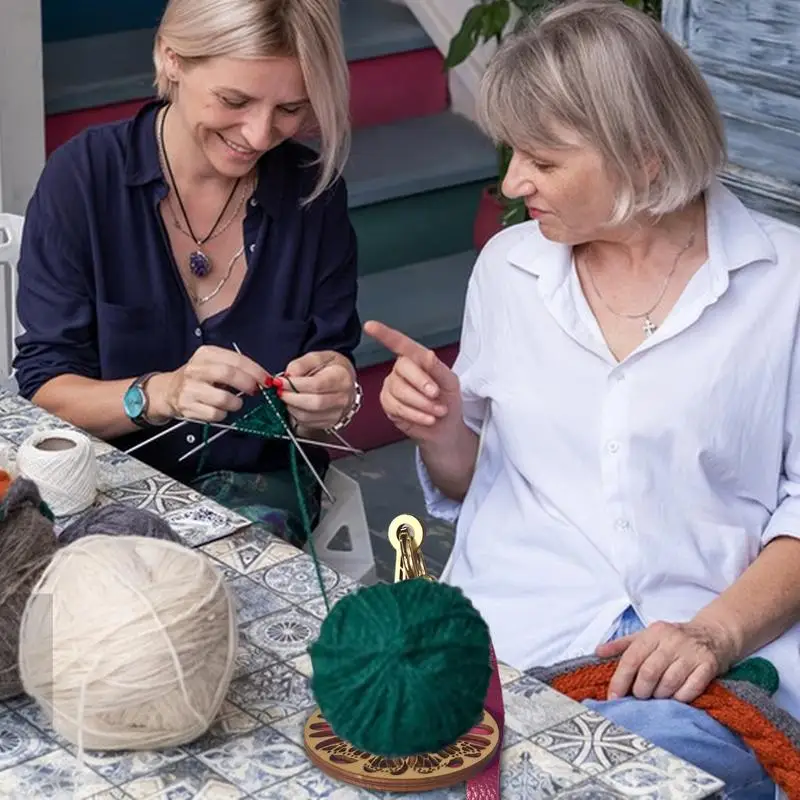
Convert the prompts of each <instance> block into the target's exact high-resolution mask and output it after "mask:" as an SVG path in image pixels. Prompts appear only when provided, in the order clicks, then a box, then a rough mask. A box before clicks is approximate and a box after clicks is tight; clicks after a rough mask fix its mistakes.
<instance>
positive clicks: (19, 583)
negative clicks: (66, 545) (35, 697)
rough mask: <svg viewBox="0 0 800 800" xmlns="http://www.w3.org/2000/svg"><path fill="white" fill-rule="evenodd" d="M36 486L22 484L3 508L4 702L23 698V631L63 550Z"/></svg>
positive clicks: (0, 662)
mask: <svg viewBox="0 0 800 800" xmlns="http://www.w3.org/2000/svg"><path fill="white" fill-rule="evenodd" d="M48 514H49V509H47V506H45V505H44V503H43V502H42V498H41V495H40V494H39V490H38V489H37V487H36V484H35V483H33V481H29V480H27V479H25V478H17V480H15V481H14V482H13V483H12V484H11V486H10V487H9V489H8V493H7V494H6V496H5V498H4V499H3V502H2V503H0V700H6V699H8V698H9V697H15V696H16V695H18V694H22V692H23V688H22V683H21V681H20V676H19V631H20V621H21V620H22V612H23V610H24V609H25V603H26V602H27V600H28V597H29V596H30V594H31V590H32V589H33V586H34V584H35V583H36V581H38V580H39V577H40V576H41V574H42V572H44V569H45V567H46V566H47V565H48V564H49V563H50V560H51V559H52V557H53V555H54V554H55V552H56V549H57V548H58V541H57V539H56V535H55V530H54V528H53V520H52V516H49V517H48V516H47V515H48Z"/></svg>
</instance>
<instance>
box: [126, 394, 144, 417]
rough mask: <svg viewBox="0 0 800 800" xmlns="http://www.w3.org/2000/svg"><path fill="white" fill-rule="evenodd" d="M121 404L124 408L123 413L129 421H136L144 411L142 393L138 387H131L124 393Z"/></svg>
mask: <svg viewBox="0 0 800 800" xmlns="http://www.w3.org/2000/svg"><path fill="white" fill-rule="evenodd" d="M122 402H123V404H124V406H125V413H126V414H127V415H128V416H129V417H130V418H131V419H136V418H137V417H139V416H140V415H141V413H142V412H143V411H144V403H145V397H144V392H143V391H142V390H141V389H140V388H139V387H138V386H132V387H131V388H130V389H128V391H127V392H125V397H124V398H123V401H122Z"/></svg>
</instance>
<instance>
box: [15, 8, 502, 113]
mask: <svg viewBox="0 0 800 800" xmlns="http://www.w3.org/2000/svg"><path fill="white" fill-rule="evenodd" d="M2 1H3V0H0V2H2ZM405 2H406V5H407V6H408V8H409V9H410V10H411V12H412V13H413V14H414V16H415V17H416V18H417V19H418V20H419V22H420V24H421V25H422V27H423V28H424V29H425V31H426V32H427V34H428V36H430V37H431V39H433V43H434V44H435V45H436V47H437V48H438V49H439V50H440V51H441V52H442V53H447V50H448V48H449V46H450V40H451V39H452V38H453V36H454V35H455V33H456V32H457V31H458V29H459V28H460V27H461V21H462V20H463V19H464V15H465V14H466V13H467V11H468V10H469V9H470V8H472V6H473V5H475V0H405ZM493 50H494V45H493V44H488V45H483V46H481V47H477V48H475V50H474V52H473V53H472V55H471V56H470V57H469V58H468V59H467V60H466V61H465V62H464V63H463V64H460V65H459V66H458V67H456V68H455V69H454V70H453V71H452V73H451V76H450V94H451V99H452V107H453V110H454V111H456V112H458V113H459V114H463V115H464V116H466V117H469V118H470V119H474V118H475V98H476V97H477V93H478V85H479V83H480V79H481V75H483V71H484V69H485V68H486V64H487V62H488V60H489V57H490V56H491V54H492V52H493Z"/></svg>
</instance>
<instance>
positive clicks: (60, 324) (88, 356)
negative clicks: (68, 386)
mask: <svg viewBox="0 0 800 800" xmlns="http://www.w3.org/2000/svg"><path fill="white" fill-rule="evenodd" d="M157 110H158V104H157V103H150V104H148V105H147V106H145V107H144V108H143V109H142V110H141V111H140V112H139V113H138V114H137V115H136V117H134V118H133V119H132V120H126V121H124V122H119V123H112V124H109V125H102V126H97V127H94V128H90V129H88V130H85V131H84V132H82V133H80V134H79V135H78V136H76V137H75V138H74V139H72V140H71V141H69V142H67V143H66V144H64V145H63V146H62V147H60V148H59V149H58V150H57V151H56V152H54V153H53V154H52V155H51V157H50V158H49V160H48V162H47V164H46V166H45V169H44V171H43V173H42V176H41V178H40V180H39V183H38V186H37V188H36V191H35V192H34V195H33V197H32V199H31V201H30V204H29V206H28V210H27V214H26V219H25V227H24V231H23V237H22V244H21V253H20V262H19V290H18V295H17V308H18V312H19V317H20V322H21V323H22V325H23V327H24V329H25V333H24V334H23V335H22V336H20V337H19V338H18V339H17V346H18V349H19V353H18V355H17V358H16V360H15V362H14V366H15V368H16V377H17V381H18V383H19V387H20V392H21V394H22V395H23V396H24V397H27V398H30V397H32V396H33V395H34V393H35V392H36V391H37V390H38V389H39V388H40V387H41V386H42V385H43V384H44V383H45V382H47V381H48V380H50V379H51V378H53V377H55V376H57V375H63V374H74V375H82V376H85V377H89V378H96V379H102V380H114V379H119V378H128V377H129V378H131V379H133V378H134V377H136V376H138V375H141V374H143V373H146V372H150V371H168V370H173V369H176V368H178V367H180V366H181V365H182V364H184V363H186V361H187V360H188V359H189V357H190V356H191V355H192V353H193V352H194V350H196V349H197V348H198V347H199V346H200V345H202V344H213V345H217V346H220V347H228V348H230V347H231V344H232V342H236V343H237V344H238V345H239V346H240V347H241V349H242V351H243V352H244V353H246V354H247V355H248V356H250V357H251V358H252V359H254V360H255V361H256V362H258V363H260V364H261V365H262V366H263V367H264V368H265V369H267V370H269V371H270V372H279V371H281V370H283V369H284V368H285V367H286V365H287V364H288V363H289V361H291V360H292V359H294V358H296V357H297V356H299V355H302V354H303V353H306V352H309V351H312V350H337V351H338V352H340V353H343V354H345V355H347V356H348V357H350V358H352V352H353V350H354V348H355V347H356V345H357V344H358V342H359V339H360V335H361V330H360V323H359V319H358V315H357V312H356V290H357V288H356V287H357V248H356V237H355V233H354V231H353V228H352V225H351V224H350V220H349V218H348V211H347V190H346V187H345V184H344V182H343V181H342V180H341V179H339V180H338V181H337V182H336V183H335V184H334V185H333V186H332V187H331V188H330V189H328V190H327V191H326V192H325V193H324V194H323V195H321V196H320V197H319V198H318V199H317V200H316V201H315V202H313V203H312V204H310V205H309V206H306V207H305V208H301V206H300V201H301V199H302V198H303V197H305V196H307V195H308V194H309V193H310V192H311V190H312V187H313V185H314V182H315V180H316V177H317V169H318V167H317V166H316V165H313V164H311V163H310V162H311V161H312V160H313V159H315V158H316V154H315V153H314V152H313V151H312V150H310V149H308V148H306V147H305V146H303V145H301V144H299V143H297V142H294V141H287V142H284V143H283V144H281V145H279V146H278V147H276V148H274V149H273V150H271V151H269V152H268V153H266V154H265V155H264V156H263V157H262V159H261V161H260V163H259V181H258V187H257V189H256V191H255V193H254V195H253V197H252V198H251V199H250V201H249V205H248V208H247V214H246V217H245V220H244V242H245V252H246V254H247V274H246V276H245V279H244V282H243V284H242V287H241V290H240V292H239V294H238V296H237V298H236V300H235V301H234V303H233V305H232V306H231V307H230V308H229V309H227V310H225V311H222V312H220V313H219V314H216V315H214V316H212V317H209V318H208V319H207V320H205V321H204V322H202V323H201V322H199V321H198V319H197V316H196V314H195V312H194V309H193V307H192V304H191V301H190V299H189V296H188V294H187V292H186V289H185V287H184V284H183V282H182V280H181V277H180V275H179V273H178V269H177V267H176V265H175V262H174V259H173V257H172V254H171V251H170V249H169V246H168V239H167V235H166V231H165V229H164V226H163V222H162V220H161V217H160V215H159V212H158V204H159V202H160V201H161V200H162V199H163V198H164V197H165V196H166V193H167V185H166V183H165V181H164V177H163V175H162V171H161V166H160V164H159V157H158V150H157V143H156V135H155V117H156V112H157ZM248 402H250V403H252V402H257V399H256V398H254V399H250V400H249V401H248ZM246 408H247V406H246ZM150 435H152V432H149V431H143V432H140V431H137V432H135V433H132V434H130V435H127V436H124V437H121V438H119V439H117V440H115V441H114V442H113V444H115V445H116V446H117V447H121V448H123V449H124V448H126V447H129V446H131V445H133V444H135V443H136V442H138V441H141V440H142V439H143V438H145V437H147V436H150ZM200 437H201V428H200V426H198V425H193V424H192V425H185V426H183V428H181V429H180V430H179V431H176V432H175V433H172V434H167V435H165V436H163V437H162V438H161V439H159V440H158V441H157V442H155V443H153V444H151V445H148V446H146V447H143V448H141V449H140V450H138V451H137V453H136V455H137V457H139V458H141V459H142V460H144V461H147V462H149V463H151V464H152V465H153V466H155V467H156V468H158V469H160V470H162V471H163V472H166V473H167V474H170V475H173V476H174V477H176V478H178V479H180V480H186V479H187V478H189V477H190V476H192V475H193V474H194V473H195V471H196V469H197V464H198V462H197V458H199V456H198V457H195V458H192V459H188V460H187V461H185V462H183V464H178V457H179V456H180V455H182V454H183V453H185V452H186V451H187V450H189V449H190V448H191V445H192V441H191V440H193V441H195V442H197V443H199V442H200V441H201V438H200ZM286 452H287V448H286V446H284V445H283V444H270V443H267V442H264V441H263V440H260V439H258V438H256V437H254V436H250V435H245V434H234V433H231V434H229V435H226V436H223V437H221V438H220V439H219V440H218V441H216V442H214V444H212V445H211V446H210V451H209V453H208V454H207V456H206V462H205V463H206V465H205V469H206V470H216V469H232V470H238V471H247V472H255V471H264V470H268V469H271V468H274V467H276V466H281V465H283V464H284V463H285V460H286Z"/></svg>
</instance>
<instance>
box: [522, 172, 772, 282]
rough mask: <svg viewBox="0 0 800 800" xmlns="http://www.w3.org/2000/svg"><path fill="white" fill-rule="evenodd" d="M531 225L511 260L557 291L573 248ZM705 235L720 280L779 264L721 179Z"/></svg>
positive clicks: (713, 191) (709, 203)
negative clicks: (758, 265) (751, 266)
mask: <svg viewBox="0 0 800 800" xmlns="http://www.w3.org/2000/svg"><path fill="white" fill-rule="evenodd" d="M528 226H529V230H528V231H526V232H525V234H524V235H523V236H522V237H521V238H520V239H519V240H518V241H517V242H516V243H515V244H514V245H512V247H511V249H510V250H509V252H508V260H509V262H510V263H511V264H512V265H514V266H516V267H519V268H520V269H523V270H525V271H526V272H530V273H531V274H533V275H536V276H538V277H540V278H541V279H543V280H544V281H545V286H551V287H553V288H555V287H557V286H558V285H560V284H561V283H562V282H563V281H564V280H565V279H566V277H567V275H568V273H569V271H570V269H571V264H572V248H571V247H570V246H569V245H565V244H561V243H559V242H551V241H550V240H549V239H546V238H545V237H544V236H541V235H540V234H539V232H538V224H537V223H535V222H529V223H527V224H526V227H528ZM706 236H707V239H708V261H709V265H710V266H711V268H712V271H713V273H714V274H715V275H719V276H720V277H722V276H725V277H727V273H729V272H732V271H733V270H736V269H739V268H740V267H744V266H747V265H748V264H753V263H756V262H760V261H768V262H773V263H774V262H775V261H777V253H776V251H775V246H774V245H773V244H772V242H771V240H770V239H769V237H768V236H767V234H766V233H765V232H764V230H763V229H762V227H761V225H759V223H758V221H757V220H756V218H755V217H754V216H753V214H752V213H751V212H750V211H749V210H748V209H747V208H746V207H745V206H744V204H743V203H742V202H741V201H740V200H739V199H738V198H737V197H736V196H735V195H734V194H733V192H731V191H730V190H729V189H727V188H726V187H725V186H723V184H722V182H721V181H719V180H715V181H714V182H713V183H712V184H711V186H710V187H709V189H708V191H707V192H706Z"/></svg>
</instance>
